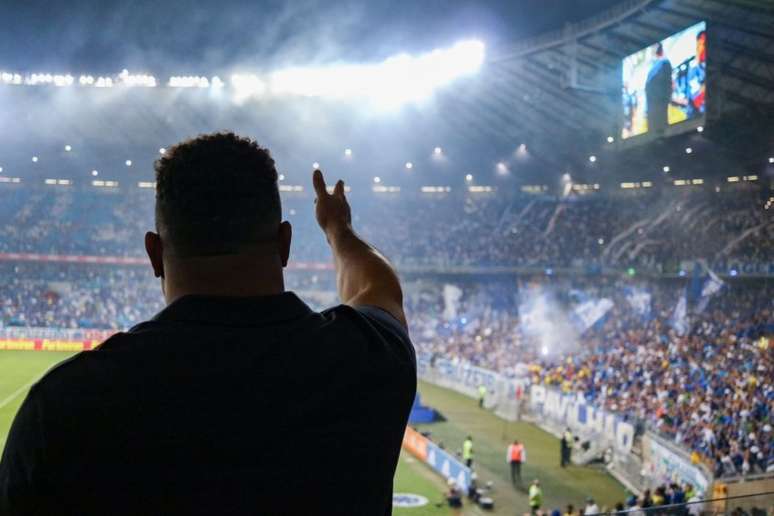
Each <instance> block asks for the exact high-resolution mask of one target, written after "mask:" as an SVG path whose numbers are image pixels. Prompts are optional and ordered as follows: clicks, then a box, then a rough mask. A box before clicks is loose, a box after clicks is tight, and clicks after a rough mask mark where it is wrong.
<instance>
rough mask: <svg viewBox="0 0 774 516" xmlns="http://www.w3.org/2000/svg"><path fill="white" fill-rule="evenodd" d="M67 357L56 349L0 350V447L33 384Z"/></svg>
mask: <svg viewBox="0 0 774 516" xmlns="http://www.w3.org/2000/svg"><path fill="white" fill-rule="evenodd" d="M70 356H72V353H62V352H58V351H0V450H1V449H2V448H3V447H4V446H5V439H6V436H7V435H8V429H9V428H10V427H11V422H12V421H13V418H14V416H15V415H16V411H17V410H19V405H21V403H22V401H24V397H25V396H26V395H27V390H29V388H30V386H31V385H32V383H33V382H34V381H35V380H37V379H38V378H40V377H41V376H42V375H43V373H45V372H46V371H48V370H49V369H51V367H52V366H54V365H55V364H58V363H59V362H61V361H62V360H64V359H66V358H68V357H70Z"/></svg>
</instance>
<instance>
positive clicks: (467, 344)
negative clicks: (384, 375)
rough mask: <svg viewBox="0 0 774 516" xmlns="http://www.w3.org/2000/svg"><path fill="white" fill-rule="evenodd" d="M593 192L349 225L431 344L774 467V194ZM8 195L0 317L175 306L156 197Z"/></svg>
mask: <svg viewBox="0 0 774 516" xmlns="http://www.w3.org/2000/svg"><path fill="white" fill-rule="evenodd" d="M594 195H595V197H594V198H586V197H583V196H571V197H569V198H563V199H556V198H552V197H548V196H538V197H535V198H531V197H530V196H528V195H519V196H513V197H508V196H502V195H493V194H488V195H484V196H483V197H478V198H477V197H476V196H475V195H473V194H470V193H468V194H467V195H455V194H453V193H451V192H448V193H443V194H441V195H438V194H421V193H418V194H416V195H415V196H411V195H410V194H405V193H404V194H402V195H400V196H397V197H396V198H389V197H388V198H386V199H384V198H382V199H377V200H376V201H374V200H373V197H375V196H376V194H375V193H373V192H369V193H367V194H361V195H358V194H357V193H353V194H352V195H351V197H352V199H353V205H354V206H355V207H356V209H357V208H360V209H357V220H356V226H357V227H358V228H359V230H360V231H361V232H362V233H363V235H364V236H365V237H366V238H368V239H369V240H370V241H372V242H374V243H375V245H377V246H378V247H379V248H380V249H382V250H383V251H384V252H385V253H386V254H387V255H388V256H390V257H391V258H392V259H393V260H394V261H395V262H396V263H397V264H398V265H399V266H401V268H402V270H404V271H405V273H406V280H407V283H406V286H405V290H406V307H407V311H408V313H409V314H410V316H409V320H410V324H411V331H412V334H413V336H414V339H415V345H416V346H417V349H418V351H419V352H420V353H422V354H426V355H429V356H441V357H446V358H449V359H451V360H453V361H457V362H466V363H470V364H472V365H475V366H480V367H483V368H487V369H491V370H494V371H498V372H501V373H503V374H505V375H506V376H509V377H526V378H528V379H529V381H530V382H531V383H535V384H544V385H548V386H556V387H559V388H561V390H562V391H563V392H565V393H577V394H578V395H580V396H583V397H584V398H585V400H586V401H587V402H588V403H590V404H593V405H596V406H601V407H604V408H605V409H607V410H610V411H612V412H614V413H617V414H621V415H623V416H624V417H625V418H626V419H627V420H629V421H632V422H634V423H635V426H636V427H637V428H638V429H639V431H642V430H643V429H644V428H646V427H647V428H650V429H653V430H655V431H657V432H658V433H660V434H662V435H665V436H668V437H669V438H670V439H673V440H674V441H675V442H676V443H678V444H680V445H682V446H685V447H687V448H690V449H691V450H692V451H694V452H696V453H697V454H699V455H700V456H701V458H702V459H701V460H705V461H707V463H708V464H710V465H711V467H712V470H713V472H714V474H715V475H716V476H718V477H722V476H738V475H741V474H754V473H763V472H766V471H771V470H772V469H774V446H773V445H772V443H774V434H773V433H772V424H774V384H772V378H774V360H773V357H772V353H771V347H770V343H769V340H768V338H769V337H770V336H771V335H772V334H773V333H774V311H773V310H774V283H773V282H771V281H770V280H768V279H761V278H759V277H754V278H751V277H749V274H746V273H745V271H744V268H745V267H746V266H747V265H748V264H768V263H769V262H771V261H772V259H774V256H772V253H774V236H773V235H774V233H773V232H774V223H772V219H771V215H770V213H771V212H770V211H768V210H767V209H765V208H764V206H765V203H766V202H767V200H768V199H767V198H765V196H763V195H762V194H761V191H760V190H757V189H753V190H739V191H731V192H725V193H722V194H719V193H716V192H714V191H710V192H696V193H691V194H683V195H674V196H659V197H657V198H655V199H651V197H650V196H648V195H640V196H627V195H619V196H618V197H614V196H610V197H605V196H603V194H594ZM0 196H2V199H3V202H2V203H0V206H1V207H2V208H0V209H2V210H3V214H2V216H3V220H4V221H6V222H5V223H4V224H3V226H2V227H0V235H2V238H1V239H0V245H2V249H1V250H0V251H2V253H3V254H2V256H4V258H5V261H3V262H2V263H1V264H0V270H2V272H3V277H5V278H9V281H4V282H3V284H2V285H0V290H1V291H2V295H1V296H0V298H2V300H3V302H2V303H3V305H2V319H0V322H1V323H2V325H3V326H5V327H6V328H19V327H32V328H71V329H79V328H80V329H110V330H121V329H125V328H128V327H131V326H132V325H134V324H136V323H138V322H140V321H143V320H145V319H147V318H149V317H151V316H152V315H154V313H156V312H157V311H159V310H160V309H161V308H162V307H163V300H162V297H161V294H160V291H159V288H158V284H157V281H156V280H155V279H154V278H153V277H152V275H151V274H150V270H149V268H148V267H147V266H146V265H145V264H144V260H143V258H142V255H141V253H142V248H141V246H140V245H139V243H140V242H142V235H143V233H144V231H146V230H147V229H148V228H151V227H152V225H153V222H152V213H153V208H152V203H153V198H154V196H153V191H152V190H151V189H138V188H135V189H132V188H129V189H128V191H125V190H122V189H119V188H114V189H111V191H107V192H106V191H93V190H75V189H59V188H51V187H48V188H46V187H45V186H44V187H38V188H28V187H25V186H21V185H20V186H13V187H11V188H5V189H3V191H2V192H0ZM369 196H371V198H370V199H369ZM596 196H598V197H596ZM653 197H655V195H654V196H653ZM284 202H285V204H284V210H285V213H286V216H287V218H288V219H289V220H290V221H291V222H292V223H294V229H295V237H294V238H295V242H297V245H296V246H295V247H294V249H293V259H294V261H295V264H291V268H290V270H289V272H288V275H287V282H288V285H287V287H288V288H290V289H292V290H296V291H299V292H303V293H306V294H308V296H307V298H308V299H309V300H310V302H312V303H313V304H315V305H316V306H318V307H323V306H324V305H325V304H326V303H328V304H330V302H332V301H333V300H334V299H335V284H334V276H333V272H332V270H331V266H330V265H329V264H328V260H329V258H328V252H329V251H328V249H327V247H326V246H325V242H324V241H323V239H322V238H321V237H320V236H319V235H318V234H317V231H316V228H315V227H314V226H313V225H312V224H313V220H314V219H313V217H312V212H311V208H312V206H313V205H312V204H311V203H310V202H309V199H308V198H306V197H303V196H302V195H300V194H295V195H294V194H288V195H286V196H285V199H284ZM388 213H392V214H393V221H394V224H393V225H391V226H389V227H385V226H383V225H381V224H380V223H379V221H381V220H383V219H384V217H386V216H387V214H388ZM417 221H421V223H417ZM742 236H743V238H742ZM10 253H15V254H27V255H30V257H28V258H27V259H25V258H23V257H21V258H20V257H16V258H13V257H12V255H11V259H9V255H10ZM89 257H103V258H108V259H110V258H112V259H114V260H115V262H116V263H113V264H111V263H107V264H100V265H94V264H89V263H88V262H89V260H90V258H89ZM122 259H134V260H133V261H132V262H131V263H132V264H131V265H126V264H124V265H121V264H120V263H121V260H122ZM712 267H717V268H718V269H717V270H718V273H720V274H722V275H723V276H724V277H725V279H721V278H719V277H718V276H717V275H716V273H715V272H714V271H713V270H712ZM304 268H309V269H312V270H303V269H304ZM721 268H722V269H721ZM487 269H488V270H489V271H490V273H489V274H485V275H483V276H481V273H482V271H483V272H486V271H487ZM750 270H753V271H757V270H758V269H750ZM443 271H447V272H446V273H445V274H440V273H441V272H443ZM448 271H456V273H453V272H452V273H451V274H450V273H449V272H448ZM492 271H494V274H492ZM569 271H572V272H569ZM707 273H711V274H712V276H708V275H707ZM607 300H609V301H611V303H609V304H606V303H605V301H607ZM680 303H685V305H684V306H683V308H682V312H681V309H680V308H679V305H680ZM535 305H543V306H537V307H536V306H535ZM589 306H591V307H593V308H592V313H591V314H589V313H588V312H583V313H581V311H580V307H589ZM597 310H598V311H597ZM579 316H580V317H579ZM541 319H546V321H542V320H541ZM547 319H550V322H551V328H550V329H549V330H548V331H543V328H542V327H541V322H542V323H543V324H546V325H547V324H548V321H547ZM563 319H565V320H566V324H565V326H566V328H563V327H561V326H560V324H561V322H562V320H563ZM697 460H698V459H697Z"/></svg>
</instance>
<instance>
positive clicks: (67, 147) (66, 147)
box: [65, 145, 73, 152]
mask: <svg viewBox="0 0 774 516" xmlns="http://www.w3.org/2000/svg"><path fill="white" fill-rule="evenodd" d="M71 150H73V148H72V147H70V146H69V145H65V152H70V151H71Z"/></svg>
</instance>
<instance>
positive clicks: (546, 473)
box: [0, 351, 624, 516]
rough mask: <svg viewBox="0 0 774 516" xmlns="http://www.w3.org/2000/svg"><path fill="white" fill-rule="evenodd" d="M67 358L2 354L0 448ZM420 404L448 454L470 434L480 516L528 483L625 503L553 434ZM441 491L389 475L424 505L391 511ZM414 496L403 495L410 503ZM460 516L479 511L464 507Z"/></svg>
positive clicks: (441, 393)
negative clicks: (568, 457) (567, 461)
mask: <svg viewBox="0 0 774 516" xmlns="http://www.w3.org/2000/svg"><path fill="white" fill-rule="evenodd" d="M71 355H72V353H60V352H46V351H0V449H2V447H3V446H4V445H5V440H6V436H7V433H8V429H9V427H10V425H11V422H12V420H13V417H14V415H15V414H16V411H17V410H18V408H19V405H20V404H21V402H22V401H23V400H24V396H25V395H26V393H27V391H28V390H29V388H30V386H31V385H32V384H33V383H34V382H35V381H36V380H37V379H38V378H40V377H41V376H42V375H43V374H44V373H45V372H46V371H47V370H48V369H50V368H51V367H52V366H53V365H55V364H57V363H58V362H61V361H62V360H64V359H66V358H67V357H69V356H71ZM419 391H420V393H421V395H422V401H423V403H424V404H427V405H429V406H431V407H434V408H436V409H438V410H439V411H440V412H441V413H442V414H443V415H444V416H445V417H446V418H447V421H444V422H441V423H433V424H430V425H422V426H421V427H420V428H419V429H420V430H422V431H429V432H431V434H432V438H433V440H435V441H436V442H439V441H440V442H443V443H444V445H445V446H446V448H447V449H448V450H450V451H452V452H453V451H456V450H458V449H459V448H461V446H462V441H463V440H464V438H465V436H466V435H471V436H473V441H474V450H475V460H476V466H477V472H478V476H479V479H480V481H481V482H484V483H485V482H488V481H491V482H492V484H493V485H494V490H493V492H492V497H493V498H494V500H495V504H496V505H495V511H494V512H487V513H486V514H524V513H525V512H528V511H529V509H528V504H527V495H526V485H527V483H528V482H529V481H531V480H532V479H533V478H538V479H540V482H541V484H542V486H543V492H544V500H545V502H546V503H545V505H544V508H545V509H548V510H551V509H554V508H557V509H558V508H562V509H563V508H564V506H565V505H566V504H568V503H572V504H574V505H575V506H576V507H578V506H579V505H580V506H582V505H583V503H584V501H585V499H586V497H587V496H593V497H594V498H595V500H596V501H597V503H598V504H599V505H600V506H607V507H612V506H613V505H614V504H615V502H617V501H621V500H623V499H624V490H623V487H622V486H621V485H620V484H619V483H618V482H616V481H615V480H614V479H613V478H612V477H611V476H610V475H608V474H607V473H606V472H605V471H604V470H602V469H598V468H591V467H578V466H572V467H568V468H560V467H559V464H558V455H559V451H558V450H559V442H558V440H557V439H556V438H555V437H553V436H552V435H550V434H548V433H546V432H544V431H542V430H540V429H539V428H537V427H536V426H534V425H531V424H528V423H506V422H505V421H503V420H502V419H500V418H498V417H496V416H495V415H494V414H492V413H491V412H489V411H486V410H482V409H480V408H479V407H478V405H477V403H476V401H475V400H472V399H470V398H467V397H465V396H463V395H461V394H458V393H455V392H452V391H449V390H446V389H442V388H439V387H436V386H433V385H429V384H426V383H424V382H420V383H419ZM514 438H518V439H519V440H520V441H522V442H523V443H524V444H525V446H526V449H527V462H526V463H525V464H524V466H523V468H522V478H523V479H524V487H522V488H519V489H514V488H513V487H511V484H510V477H509V470H508V465H507V464H506V462H505V449H506V447H507V445H508V443H510V442H511V441H512V440H513V439H514ZM445 488H446V485H445V482H444V481H443V479H442V478H440V477H439V476H438V475H436V474H435V473H434V472H432V471H431V470H430V469H429V468H428V467H427V466H425V465H424V464H422V463H420V462H419V461H418V460H415V459H414V458H413V457H411V456H410V455H408V454H406V453H404V454H403V455H402V456H401V460H400V463H399V464H398V470H397V472H396V474H395V480H394V491H395V493H396V494H397V493H406V494H410V495H419V496H421V497H424V498H426V499H427V503H426V504H425V505H423V506H419V507H405V508H402V507H395V508H394V509H393V514H396V515H401V516H402V515H415V516H426V515H435V514H449V509H448V508H444V507H437V506H436V503H437V502H439V501H440V500H441V499H442V497H443V492H444V490H445ZM411 498H412V497H406V499H407V500H410V499H411ZM464 514H466V515H479V514H484V512H483V511H481V510H480V509H478V508H476V507H472V506H470V505H469V504H466V506H465V509H464Z"/></svg>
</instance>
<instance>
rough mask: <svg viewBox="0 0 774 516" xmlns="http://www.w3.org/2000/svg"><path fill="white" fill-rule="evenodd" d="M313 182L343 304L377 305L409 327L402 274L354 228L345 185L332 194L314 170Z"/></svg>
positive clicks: (318, 219)
mask: <svg viewBox="0 0 774 516" xmlns="http://www.w3.org/2000/svg"><path fill="white" fill-rule="evenodd" d="M312 182H313V184H314V191H315V193H316V195H317V199H316V200H315V203H316V207H315V215H316V216H317V223H318V224H319V225H320V228H322V230H323V232H324V233H325V237H326V238H327V239H328V243H329V244H330V246H331V250H332V251H333V261H334V265H335V267H336V285H337V287H338V291H339V297H340V298H341V302H342V303H344V304H345V305H350V306H354V307H357V306H362V305H371V306H377V307H379V308H381V309H382V310H384V311H386V312H389V313H390V314H392V315H393V316H394V317H395V318H396V319H397V320H398V321H400V323H401V324H402V325H403V326H404V327H405V326H407V325H406V315H405V313H404V312H403V292H402V290H401V288H400V281H399V280H398V275H397V274H396V273H395V270H393V268H392V266H391V265H390V263H389V262H388V261H387V259H386V258H385V257H384V256H383V255H382V254H381V253H379V251H377V250H376V249H374V248H373V247H371V246H370V245H368V244H367V243H366V242H365V241H364V240H363V239H361V238H360V237H359V236H357V234H355V232H354V230H353V229H352V215H351V212H350V208H349V203H348V202H347V198H346V196H345V195H344V182H343V181H341V180H339V181H338V182H337V183H336V186H335V187H334V189H333V193H332V194H329V193H328V191H327V190H326V188H325V179H324V178H323V175H322V172H320V171H319V170H315V171H314V175H313V177H312Z"/></svg>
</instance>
